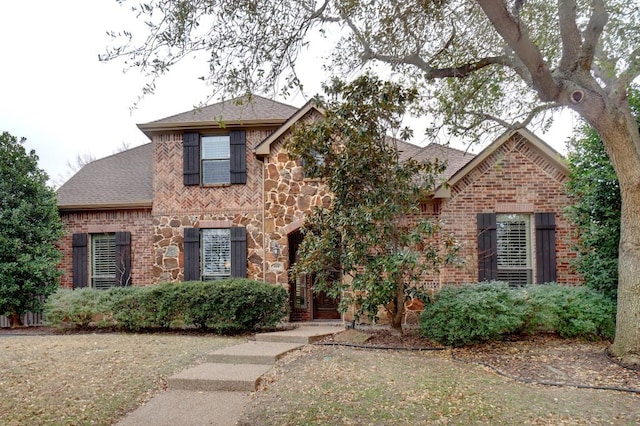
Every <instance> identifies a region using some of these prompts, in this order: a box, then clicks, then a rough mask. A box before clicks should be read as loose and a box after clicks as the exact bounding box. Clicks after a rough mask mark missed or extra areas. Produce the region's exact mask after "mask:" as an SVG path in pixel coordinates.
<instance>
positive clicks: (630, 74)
mask: <svg viewBox="0 0 640 426" xmlns="http://www.w3.org/2000/svg"><path fill="white" fill-rule="evenodd" d="M638 76H640V47H637V48H635V49H634V50H633V52H631V54H630V55H629V66H628V67H627V69H626V70H624V71H623V72H622V73H621V74H620V77H618V81H617V82H616V83H615V84H614V86H613V88H612V91H611V93H612V94H613V95H614V96H616V97H617V98H618V99H623V98H624V97H626V96H627V88H628V87H629V85H630V84H631V82H633V80H635V79H636V78H637V77H638Z"/></svg>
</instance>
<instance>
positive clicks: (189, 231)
mask: <svg viewBox="0 0 640 426" xmlns="http://www.w3.org/2000/svg"><path fill="white" fill-rule="evenodd" d="M184 280H185V281H199V280H200V230H199V229H198V228H184Z"/></svg>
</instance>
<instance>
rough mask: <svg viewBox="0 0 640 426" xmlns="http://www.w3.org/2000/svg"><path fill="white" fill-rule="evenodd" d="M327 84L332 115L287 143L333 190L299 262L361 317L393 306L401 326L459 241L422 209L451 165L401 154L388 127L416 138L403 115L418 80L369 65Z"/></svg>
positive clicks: (299, 268) (309, 227) (327, 109)
mask: <svg viewBox="0 0 640 426" xmlns="http://www.w3.org/2000/svg"><path fill="white" fill-rule="evenodd" d="M325 91H326V92H327V95H328V96H329V101H327V102H322V101H320V100H318V101H317V102H318V103H319V104H320V107H321V109H322V110H323V111H324V117H323V118H322V119H320V120H317V121H315V122H313V123H310V124H307V125H304V126H300V127H299V128H297V129H296V130H295V131H294V132H293V134H292V137H291V139H290V141H289V143H288V145H287V150H288V151H289V152H290V153H291V154H292V155H294V156H298V157H300V158H302V161H303V163H304V165H305V173H306V174H307V176H309V177H311V178H320V179H322V180H323V182H324V183H325V184H326V185H327V187H328V189H329V190H330V191H331V193H332V194H333V199H332V202H331V205H330V206H328V207H317V208H316V209H315V210H314V211H313V213H312V214H311V215H310V216H309V217H308V218H307V221H306V224H305V227H304V229H303V233H304V240H303V243H302V245H301V248H300V252H299V260H298V262H297V264H296V265H295V272H296V273H298V274H300V273H305V274H314V276H315V277H316V283H315V285H314V290H316V291H319V290H322V291H325V292H327V293H328V294H329V295H331V296H333V297H342V300H341V310H343V311H344V310H346V309H349V308H354V307H355V309H356V316H357V317H359V316H361V315H365V314H366V315H368V316H369V317H372V318H375V317H376V316H377V313H378V308H379V307H381V306H384V307H385V309H386V312H387V316H388V317H389V319H390V322H391V325H392V327H393V328H394V329H396V330H398V331H401V330H402V319H403V316H404V302H405V298H406V296H407V295H408V292H410V291H411V290H412V288H413V289H415V285H416V283H418V282H419V281H420V280H421V279H422V280H424V275H425V274H427V273H430V272H431V273H432V272H434V271H437V269H438V266H439V265H441V264H442V263H443V262H450V261H452V260H453V259H454V258H455V253H456V251H457V246H456V244H455V241H454V239H453V238H452V237H451V236H447V235H444V234H443V233H442V232H439V231H440V224H439V223H438V222H436V221H434V220H426V219H420V200H421V199H423V198H424V196H425V195H426V194H428V192H429V191H432V190H433V189H434V186H435V184H436V182H437V179H438V176H439V175H440V173H442V172H443V171H444V165H443V164H442V163H440V162H438V161H434V162H418V161H415V160H413V159H402V160H401V158H400V155H401V152H400V149H399V147H398V143H399V142H398V139H394V138H392V137H389V136H387V134H395V135H397V137H398V138H399V139H400V140H403V141H406V140H407V139H409V138H410V136H411V131H410V130H409V129H408V128H402V127H401V124H402V118H403V116H404V114H405V113H406V111H407V108H408V107H409V106H410V105H411V104H412V103H414V102H415V101H416V95H417V92H416V91H415V90H410V89H403V88H402V87H400V86H398V85H396V84H393V83H388V82H382V81H380V80H378V79H377V78H375V77H372V76H370V75H364V76H362V77H360V78H358V79H356V80H355V81H353V82H352V83H350V84H344V83H342V82H341V81H338V80H335V81H333V83H332V84H331V85H330V86H329V87H327V88H326V89H325ZM412 216H413V217H412ZM342 274H344V275H345V278H343V279H342V280H340V279H338V280H336V279H335V278H336V277H339V276H340V275H342Z"/></svg>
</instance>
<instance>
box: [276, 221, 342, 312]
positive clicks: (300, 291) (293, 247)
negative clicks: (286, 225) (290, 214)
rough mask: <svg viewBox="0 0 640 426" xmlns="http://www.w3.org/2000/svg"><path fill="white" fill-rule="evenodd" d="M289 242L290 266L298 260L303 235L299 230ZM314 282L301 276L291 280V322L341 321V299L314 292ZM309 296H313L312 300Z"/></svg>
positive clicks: (290, 236)
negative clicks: (312, 320)
mask: <svg viewBox="0 0 640 426" xmlns="http://www.w3.org/2000/svg"><path fill="white" fill-rule="evenodd" d="M288 240H289V262H290V263H289V264H290V265H293V264H294V263H295V261H296V260H297V259H298V247H299V246H300V243H302V233H301V232H300V231H299V230H297V231H295V232H293V233H291V234H289V238H288ZM313 281H314V280H313V276H299V277H298V278H297V279H296V280H290V282H289V288H290V297H291V321H305V320H306V321H308V320H310V319H340V312H338V304H339V303H340V299H334V298H331V297H328V296H327V295H326V294H325V293H324V292H319V293H315V292H312V287H313ZM309 296H312V297H311V298H310V299H311V300H309ZM308 302H311V303H308Z"/></svg>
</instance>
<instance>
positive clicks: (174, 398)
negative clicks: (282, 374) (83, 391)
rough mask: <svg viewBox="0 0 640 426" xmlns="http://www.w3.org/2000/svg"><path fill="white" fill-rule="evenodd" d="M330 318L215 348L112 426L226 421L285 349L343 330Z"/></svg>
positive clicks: (223, 424) (220, 424)
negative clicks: (327, 322)
mask: <svg viewBox="0 0 640 426" xmlns="http://www.w3.org/2000/svg"><path fill="white" fill-rule="evenodd" d="M341 326H342V324H340V326H339V327H338V326H336V325H334V324H331V325H326V324H323V323H313V325H301V326H300V327H298V328H295V329H292V330H286V331H277V332H273V333H261V334H257V335H256V336H255V341H247V342H246V343H242V344H239V345H236V346H230V347H227V348H223V349H219V350H216V351H214V352H211V353H210V354H208V355H207V357H206V361H205V362H204V363H203V364H200V365H197V366H195V367H192V368H189V369H187V370H185V371H183V372H181V373H178V374H175V375H173V376H171V377H169V378H168V379H167V387H168V390H167V391H166V392H163V393H162V394H160V395H158V396H156V397H155V398H153V399H152V400H151V401H149V402H147V403H146V404H145V405H143V406H141V407H139V408H138V409H136V410H135V411H133V412H131V413H129V414H128V415H127V416H126V417H125V418H124V419H122V420H121V421H120V422H118V423H117V425H118V426H143V425H145V426H146V425H154V426H165V425H166V426H169V425H171V426H174V425H181V426H200V425H215V426H227V425H229V426H232V425H235V424H236V423H237V421H238V420H239V418H240V415H241V414H242V410H243V409H244V406H245V404H246V403H247V402H248V400H249V393H250V392H252V391H255V390H256V386H257V385H258V382H259V381H260V377H262V375H263V374H264V373H266V372H267V371H269V370H270V369H271V367H272V366H273V364H274V363H275V362H276V361H277V360H278V359H279V358H280V357H282V356H284V355H285V354H286V353H287V352H290V351H292V350H295V349H297V348H299V347H301V346H304V345H306V344H309V343H313V342H315V341H317V340H320V339H322V338H323V337H325V336H328V335H331V334H335V333H338V332H340V331H342V330H343V328H342V327H341Z"/></svg>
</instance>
